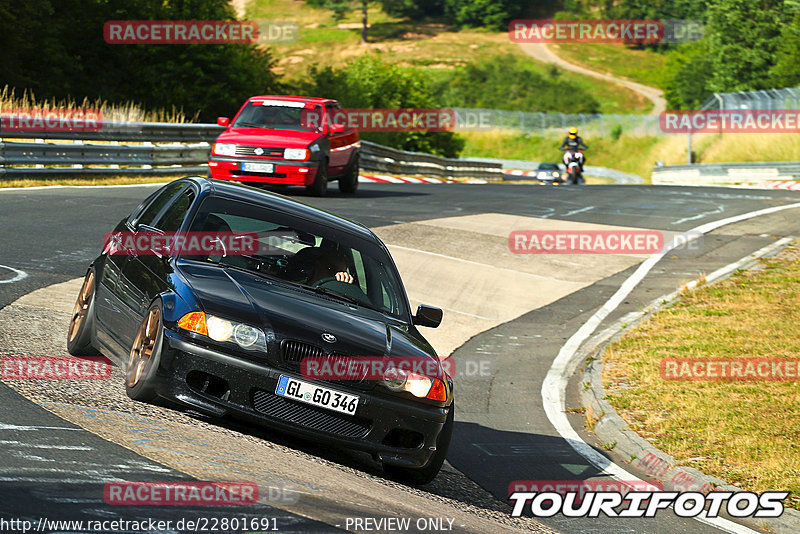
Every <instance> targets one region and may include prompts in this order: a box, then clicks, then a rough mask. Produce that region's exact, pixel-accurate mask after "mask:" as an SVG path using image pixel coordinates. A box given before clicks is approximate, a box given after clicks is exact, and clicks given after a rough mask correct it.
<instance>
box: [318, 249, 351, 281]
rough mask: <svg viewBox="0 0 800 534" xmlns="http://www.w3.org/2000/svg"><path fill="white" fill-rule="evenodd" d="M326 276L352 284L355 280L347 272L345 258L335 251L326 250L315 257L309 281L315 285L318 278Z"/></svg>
mask: <svg viewBox="0 0 800 534" xmlns="http://www.w3.org/2000/svg"><path fill="white" fill-rule="evenodd" d="M326 278H333V279H335V280H337V281H338V282H344V283H346V284H352V283H353V282H354V281H355V279H354V278H353V275H351V274H350V273H348V272H347V260H345V258H344V256H342V255H341V254H339V253H337V252H335V251H330V252H327V251H326V252H325V253H323V254H321V255H320V256H319V257H318V258H317V259H316V261H315V262H314V274H313V275H312V276H311V280H310V281H309V283H310V284H311V285H316V284H317V283H318V282H319V281H320V280H324V279H326Z"/></svg>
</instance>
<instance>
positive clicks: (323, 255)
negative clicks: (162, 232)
mask: <svg viewBox="0 0 800 534" xmlns="http://www.w3.org/2000/svg"><path fill="white" fill-rule="evenodd" d="M190 231H192V232H217V233H228V232H233V233H234V234H245V233H247V234H255V235H256V236H257V246H256V247H254V250H252V251H248V253H246V254H244V253H236V254H226V253H225V252H224V251H223V253H222V254H216V255H205V256H192V257H191V259H193V260H198V261H203V262H210V263H215V264H218V265H221V266H227V267H232V268H236V269H242V270H246V271H249V272H252V273H255V274H258V275H261V276H267V277H270V278H272V279H277V280H280V281H282V282H285V283H289V284H294V285H297V286H301V287H303V288H305V289H307V290H309V291H313V292H314V293H317V294H319V295H323V296H325V297H327V298H335V299H338V300H342V301H345V302H348V303H351V304H355V305H358V306H361V307H365V308H371V309H374V310H377V311H380V312H381V313H386V314H389V315H392V316H394V317H397V318H400V319H406V318H407V317H408V305H407V302H406V300H405V297H404V293H403V291H402V289H401V285H400V279H399V277H398V275H397V273H396V270H395V268H394V266H393V264H392V263H391V260H390V259H389V257H388V255H387V254H386V253H385V251H384V250H383V249H382V248H381V247H380V246H378V245H377V244H376V243H374V242H372V241H369V240H367V239H363V238H361V237H358V236H356V235H353V234H350V233H347V232H343V231H340V230H336V229H332V228H327V227H321V226H320V225H318V224H312V223H310V222H308V221H305V220H303V219H299V218H296V217H290V216H288V215H286V214H284V213H280V212H278V211H273V210H270V209H266V208H264V207H261V206H257V205H254V204H250V203H246V202H239V201H234V200H229V199H223V198H219V197H209V198H206V199H205V200H204V201H203V204H202V205H201V206H200V208H199V210H198V213H197V214H196V215H195V217H194V220H193V222H192V224H191V228H190Z"/></svg>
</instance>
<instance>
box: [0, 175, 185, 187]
mask: <svg viewBox="0 0 800 534" xmlns="http://www.w3.org/2000/svg"><path fill="white" fill-rule="evenodd" d="M187 176H189V175H188V174H187ZM178 178H182V176H180V175H175V176H152V177H147V176H89V177H85V178H75V177H72V178H19V179H9V180H0V189H5V188H9V187H41V186H51V185H132V184H159V183H166V182H171V181H172V180H177V179H178Z"/></svg>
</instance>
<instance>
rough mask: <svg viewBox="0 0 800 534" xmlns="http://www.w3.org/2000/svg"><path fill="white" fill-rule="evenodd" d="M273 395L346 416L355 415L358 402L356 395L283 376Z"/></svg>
mask: <svg viewBox="0 0 800 534" xmlns="http://www.w3.org/2000/svg"><path fill="white" fill-rule="evenodd" d="M275 394H276V395H280V396H281V397H286V398H289V399H294V400H297V401H300V402H305V403H306V404H313V405H314V406H319V407H320V408H326V409H328V410H333V411H334V412H341V413H346V414H347V415H353V414H355V413H356V408H358V401H359V398H358V397H357V396H356V395H348V394H347V393H342V392H340V391H336V390H333V389H328V388H324V387H322V386H317V385H315V384H310V383H308V382H303V381H302V380H296V379H294V378H289V377H288V376H283V375H281V378H280V380H278V387H277V388H275Z"/></svg>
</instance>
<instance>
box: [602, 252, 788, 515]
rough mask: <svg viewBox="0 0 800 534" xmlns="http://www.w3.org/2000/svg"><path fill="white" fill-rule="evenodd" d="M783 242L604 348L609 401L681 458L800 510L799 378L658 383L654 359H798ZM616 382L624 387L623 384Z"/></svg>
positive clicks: (685, 296)
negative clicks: (778, 495) (751, 265)
mask: <svg viewBox="0 0 800 534" xmlns="http://www.w3.org/2000/svg"><path fill="white" fill-rule="evenodd" d="M797 253H798V249H797V248H796V245H795V247H793V248H789V249H787V250H785V251H784V252H782V253H781V254H780V255H778V256H777V257H776V258H773V259H769V260H762V262H761V266H760V268H759V269H756V270H750V271H743V272H738V273H736V274H735V275H734V276H732V277H730V278H728V279H727V280H724V281H722V282H720V283H718V284H714V285H711V286H705V287H702V288H700V289H698V290H696V291H693V292H687V293H685V294H683V295H682V297H681V298H680V299H679V300H678V301H677V303H675V304H674V305H673V306H671V307H669V308H667V309H664V310H662V311H661V312H659V313H657V314H655V315H654V316H653V317H652V318H651V320H649V321H647V322H646V323H644V324H642V325H641V326H639V327H638V328H636V329H634V330H632V331H631V332H629V333H628V334H626V335H625V336H624V337H622V338H621V339H620V340H619V341H617V342H616V343H614V344H613V345H611V347H609V349H608V350H607V351H606V354H605V356H604V359H605V363H606V365H604V370H603V382H604V384H605V387H606V390H607V392H608V400H609V402H611V404H612V405H613V406H614V407H615V408H616V409H617V411H618V412H619V414H620V415H621V416H622V418H623V419H625V420H626V421H627V422H628V424H629V425H630V426H631V428H633V429H634V430H636V431H637V432H639V433H640V434H642V435H643V436H645V437H646V438H648V439H649V440H650V441H651V442H652V443H653V444H654V445H655V446H657V447H658V448H660V449H661V450H663V451H665V452H667V453H668V454H670V455H672V456H674V457H675V458H676V459H677V460H678V461H679V462H681V463H683V464H685V465H691V466H693V467H696V468H698V469H700V470H701V471H703V472H705V473H707V474H710V475H714V476H717V477H720V478H722V479H723V480H726V481H728V482H730V483H732V484H736V485H738V486H740V487H743V488H745V489H747V490H750V491H757V492H761V491H766V490H785V491H790V492H791V495H790V499H789V500H790V503H789V504H790V506H792V507H794V508H797V509H800V425H798V416H800V382H798V381H794V382H771V381H770V382H766V381H765V382H702V381H682V382H676V381H666V380H662V379H661V376H660V373H659V362H660V361H661V359H662V358H667V357H672V358H751V357H753V358H758V357H762V358H765V357H769V358H792V359H797V358H800V336H797V325H798V324H800V259H798V256H797ZM623 386H624V387H623Z"/></svg>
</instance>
